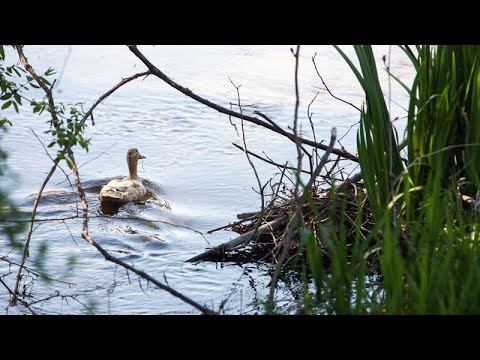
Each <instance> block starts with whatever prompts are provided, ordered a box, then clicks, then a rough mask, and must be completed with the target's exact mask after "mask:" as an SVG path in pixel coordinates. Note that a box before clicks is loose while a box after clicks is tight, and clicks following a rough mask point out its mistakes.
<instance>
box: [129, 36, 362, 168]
mask: <svg viewBox="0 0 480 360" xmlns="http://www.w3.org/2000/svg"><path fill="white" fill-rule="evenodd" d="M128 48H129V49H130V51H131V52H132V53H134V54H135V56H137V57H138V58H139V59H140V60H141V61H142V62H143V63H144V64H145V65H146V66H147V68H148V69H149V70H150V71H151V72H152V74H153V75H155V76H156V77H158V78H160V79H161V80H163V81H164V82H166V83H167V84H168V85H170V86H171V87H173V88H174V89H176V90H178V91H180V92H181V93H182V94H185V95H187V96H188V97H190V98H192V99H194V100H196V101H198V102H200V103H202V104H204V105H206V106H208V107H210V108H212V109H214V110H217V111H218V112H220V113H222V114H226V115H230V116H233V117H235V118H238V119H244V120H246V121H249V122H251V123H254V124H256V125H259V126H262V127H264V128H267V129H269V130H272V131H274V132H276V133H278V134H281V135H283V136H285V137H287V138H289V139H290V140H293V141H294V135H293V134H292V133H289V132H287V131H285V130H283V129H281V128H279V127H275V126H273V125H271V124H268V123H266V122H265V121H262V120H260V119H259V118H256V117H252V116H248V115H245V114H240V113H237V112H235V111H233V110H229V109H227V108H224V107H223V106H220V105H217V104H215V103H213V102H211V101H209V100H207V99H205V98H203V97H201V96H199V95H197V94H194V93H193V92H192V90H190V89H188V88H186V87H183V86H181V85H180V84H177V83H176V82H174V81H173V80H172V79H170V78H169V77H168V76H167V75H165V74H164V73H163V72H162V71H160V70H159V69H158V68H157V67H156V66H155V65H153V64H152V63H151V62H150V61H149V60H148V59H147V58H146V57H145V56H144V55H143V54H142V53H141V52H140V50H138V48H137V46H136V45H128ZM298 141H299V142H301V143H302V144H306V145H310V146H313V147H315V148H319V149H322V150H326V149H327V148H328V146H326V145H324V144H319V143H316V142H315V141H312V140H309V139H304V138H302V137H298ZM332 153H333V154H336V155H340V156H342V157H343V158H345V159H349V160H352V161H355V162H358V158H357V157H356V156H355V155H352V154H350V153H349V152H347V151H344V150H339V149H333V150H332Z"/></svg>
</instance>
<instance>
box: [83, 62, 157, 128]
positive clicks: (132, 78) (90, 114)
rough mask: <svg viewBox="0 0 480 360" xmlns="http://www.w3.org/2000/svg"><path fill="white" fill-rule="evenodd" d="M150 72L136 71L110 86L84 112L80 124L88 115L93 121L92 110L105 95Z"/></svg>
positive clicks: (107, 95)
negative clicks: (136, 72)
mask: <svg viewBox="0 0 480 360" xmlns="http://www.w3.org/2000/svg"><path fill="white" fill-rule="evenodd" d="M150 74H152V72H151V71H144V72H142V73H138V74H135V75H132V76H129V77H127V78H125V79H122V81H120V82H119V83H118V84H117V85H115V86H114V87H113V88H111V89H110V90H108V91H107V92H106V93H105V94H103V95H102V96H100V97H99V98H98V100H97V101H96V102H95V104H93V105H92V107H91V108H90V109H89V110H88V111H87V112H86V113H85V115H84V116H83V118H82V120H81V121H80V124H83V123H84V122H85V121H87V119H88V117H89V116H92V123H93V115H92V113H93V110H94V109H95V108H96V107H97V106H98V104H100V103H101V102H102V101H103V100H105V99H106V98H107V97H109V96H110V95H112V93H113V92H115V91H116V90H118V88H120V87H122V86H123V85H125V84H127V83H129V82H130V81H132V80H135V79H137V78H139V77H141V76H148V75H150ZM93 125H95V124H94V123H93Z"/></svg>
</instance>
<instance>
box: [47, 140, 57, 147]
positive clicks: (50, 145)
mask: <svg viewBox="0 0 480 360" xmlns="http://www.w3.org/2000/svg"><path fill="white" fill-rule="evenodd" d="M55 144H56V141H52V142H51V143H50V144H48V146H47V147H49V148H51V147H52V146H53V145H55Z"/></svg>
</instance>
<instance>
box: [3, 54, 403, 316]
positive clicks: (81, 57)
mask: <svg viewBox="0 0 480 360" xmlns="http://www.w3.org/2000/svg"><path fill="white" fill-rule="evenodd" d="M289 49H290V47H289V46H193V47H191V46H188V47H187V46H157V47H146V46H144V47H141V50H142V51H144V53H145V55H146V56H147V57H149V58H150V59H151V61H152V62H153V63H155V64H157V65H158V66H159V68H160V69H162V71H164V72H165V73H166V74H167V75H168V76H171V77H172V78H174V79H175V81H178V82H179V83H181V84H183V85H185V86H188V87H189V88H190V89H193V91H194V92H196V93H198V94H200V95H202V96H205V97H206V98H208V99H209V100H211V101H214V102H217V103H219V104H221V105H222V106H225V107H229V106H230V104H229V103H230V102H233V103H235V102H236V99H237V94H236V90H235V88H233V87H232V85H231V84H230V81H229V79H228V77H230V78H232V80H233V81H234V82H235V83H236V84H239V85H242V86H241V88H240V91H241V96H242V103H244V104H245V105H248V106H246V107H245V109H244V111H246V112H247V113H251V112H252V111H254V110H259V111H262V112H263V113H265V114H267V115H268V116H269V117H271V118H272V119H275V121H276V123H277V124H279V125H280V126H282V127H284V128H287V126H289V125H290V124H291V123H292V119H293V109H294V103H295V97H294V87H293V85H294V83H293V76H292V74H293V65H294V62H293V57H292V56H291V53H290V50H289ZM25 51H26V55H27V57H28V58H29V60H30V62H31V64H32V65H33V66H34V67H36V69H37V72H39V73H41V72H42V70H43V72H44V71H45V70H46V69H47V68H48V67H49V66H53V67H54V68H56V69H60V68H61V67H62V65H63V60H64V57H63V55H62V54H66V53H67V52H68V48H67V47H65V46H32V47H30V46H27V47H25ZM346 51H347V52H348V51H350V50H348V49H346ZM315 52H318V54H317V57H316V61H317V65H318V67H319V71H320V72H321V73H322V76H323V77H324V80H325V81H326V82H327V84H328V85H329V88H330V89H331V90H332V91H333V92H334V93H335V95H336V96H339V97H341V98H345V99H346V100H348V101H350V102H353V103H355V104H357V105H361V101H362V96H361V93H360V87H359V85H358V84H357V82H356V80H355V78H354V76H353V75H352V74H351V72H350V71H349V70H348V66H347V65H346V64H345V63H343V62H342V61H340V57H339V56H338V54H337V53H336V52H335V51H334V50H333V48H331V47H325V46H305V47H302V50H301V63H300V96H301V102H300V111H299V114H300V121H301V125H302V126H301V131H302V133H305V136H309V137H311V130H310V125H309V123H308V118H307V115H306V114H307V112H306V109H307V106H308V104H309V103H310V101H311V100H312V99H313V97H314V96H315V95H316V94H317V92H318V91H319V89H318V87H319V86H320V87H321V83H320V82H319V79H318V77H317V75H316V73H315V70H314V68H313V65H312V63H311V58H312V56H313V54H314V53H315ZM384 53H386V47H378V48H377V55H378V56H377V58H378V59H381V56H382V55H383V54H384ZM10 55H11V54H10ZM7 56H9V54H8V53H7ZM393 56H394V57H393V58H392V64H391V69H392V72H394V73H395V72H396V74H398V76H399V77H400V78H401V79H402V80H404V81H406V82H408V81H407V80H408V79H410V78H409V76H410V73H411V70H410V69H409V68H408V67H407V66H405V65H404V64H402V63H401V61H403V59H402V55H401V54H400V53H396V51H393ZM143 69H144V66H143V65H142V64H141V63H140V62H139V61H137V60H136V58H135V57H133V56H132V54H131V52H130V51H129V50H128V49H127V48H126V47H120V46H102V47H100V46H95V47H90V46H73V47H72V53H71V57H70V59H69V62H68V64H67V66H66V70H65V73H64V74H63V78H62V81H61V84H60V88H59V89H58V90H61V92H60V91H57V92H56V93H55V95H56V97H57V98H56V100H57V102H60V101H64V102H75V103H76V102H79V101H81V102H84V103H85V107H87V108H88V106H90V104H92V103H93V102H94V101H95V100H96V99H97V98H98V97H99V96H100V95H101V94H103V93H104V92H105V91H107V90H108V89H110V88H111V87H112V86H113V85H114V84H116V83H118V81H119V80H120V79H121V78H122V77H126V76H129V75H132V74H133V73H135V72H139V71H143ZM385 88H387V87H385ZM33 94H34V96H33V97H35V98H41V97H42V94H41V93H40V92H37V93H33ZM392 97H393V98H395V99H396V100H397V101H396V102H398V103H400V105H401V104H402V99H403V100H405V99H406V96H405V95H403V93H402V92H401V90H399V89H398V88H397V87H395V86H394V87H393V94H392ZM404 102H405V101H403V103H404ZM10 110H11V109H8V111H10ZM27 110H28V109H26V111H24V112H22V113H21V114H20V115H16V114H14V113H11V112H8V113H7V112H6V113H5V116H8V117H9V118H10V119H11V120H13V123H14V126H13V127H11V128H10V129H9V132H8V134H6V135H5V136H4V137H3V139H2V147H4V148H5V149H6V150H8V151H9V152H10V158H9V160H8V164H9V168H10V170H11V172H12V173H13V174H15V176H16V177H13V176H12V177H9V178H8V179H6V182H5V183H4V184H2V186H4V187H7V188H8V189H10V192H11V196H12V198H14V199H15V200H16V201H17V203H18V207H19V209H20V211H21V212H22V213H23V214H25V215H26V217H28V216H29V214H30V212H31V208H32V206H33V202H34V198H35V194H36V192H37V191H38V189H39V188H40V185H41V184H42V182H43V180H44V178H45V176H46V174H47V173H48V171H49V169H50V167H51V160H50V159H49V158H48V157H47V156H46V155H45V154H44V150H43V148H42V146H41V144H40V143H38V141H37V140H36V139H35V137H34V135H33V134H32V133H31V131H30V130H29V128H33V129H34V130H35V132H36V133H37V135H38V136H39V137H40V138H41V139H42V140H43V141H44V142H46V143H47V144H48V137H47V135H46V134H44V133H43V131H44V130H47V125H46V123H45V121H46V120H47V119H46V117H45V116H44V115H45V114H44V115H42V116H41V117H38V116H37V115H36V114H31V113H30V112H29V111H27ZM311 112H313V113H314V116H313V123H314V126H315V132H316V138H317V139H328V138H329V137H330V128H331V127H332V126H335V127H337V130H338V133H339V136H341V135H343V133H345V132H346V131H347V130H348V129H349V128H350V127H351V126H352V125H354V124H356V123H357V122H358V113H357V112H356V110H355V109H353V108H352V107H350V106H348V105H345V104H344V103H341V102H338V101H335V100H334V99H332V98H331V96H330V95H329V94H328V93H327V92H325V91H320V94H319V95H318V97H317V100H316V101H315V103H314V104H312V106H311ZM392 113H393V116H394V117H397V116H399V117H400V118H402V116H403V110H402V109H401V107H399V106H397V105H396V104H393V105H392ZM94 116H95V126H92V125H91V123H89V124H88V128H87V133H86V136H87V137H89V138H91V146H90V151H89V152H88V153H85V152H83V151H81V149H78V150H77V151H76V154H75V156H76V159H77V162H78V163H79V164H81V165H82V167H81V168H80V178H81V180H82V184H83V187H84V189H85V191H86V196H87V201H88V204H89V216H90V220H89V228H90V234H91V236H92V237H93V238H94V239H95V240H96V241H97V242H98V243H99V244H100V245H101V246H103V247H104V248H106V249H107V250H108V251H110V252H112V254H113V255H115V256H118V257H119V258H120V259H122V260H123V261H127V262H128V263H131V264H133V265H134V266H135V267H136V268H138V269H142V270H145V271H146V272H147V273H149V274H150V275H152V276H154V277H156V278H158V279H160V280H161V281H165V280H166V281H167V282H168V284H169V285H170V286H172V287H173V288H175V289H176V290H178V291H180V292H182V293H184V294H185V295H187V296H188V297H190V298H192V299H194V300H196V301H197V302H199V303H200V304H206V305H207V306H210V307H213V308H214V309H215V310H218V307H219V306H220V305H221V304H222V301H224V300H225V299H227V298H228V301H227V302H226V303H225V305H224V307H223V311H224V312H225V313H233V314H238V313H247V314H251V313H261V312H262V311H263V308H262V306H261V303H262V301H263V300H265V298H266V296H267V294H268V283H269V281H270V278H269V276H268V270H269V266H268V264H264V265H242V266H239V265H237V264H230V263H226V264H214V263H198V264H191V263H186V262H185V260H187V259H188V258H191V257H193V256H194V255H197V254H199V253H201V252H202V251H204V249H205V248H206V247H208V246H215V245H218V244H220V243H222V242H225V241H228V240H229V239H230V238H232V237H234V236H236V234H235V233H231V232H229V231H218V232H215V233H213V234H206V232H207V231H208V230H210V229H213V228H216V227H218V226H221V225H225V224H227V223H229V222H232V221H234V220H235V219H236V214H238V213H242V212H248V211H255V210H257V209H258V208H259V206H260V201H259V198H258V194H257V193H256V192H255V191H254V190H253V189H256V187H257V183H256V178H255V176H254V174H253V172H252V170H251V168H250V165H249V164H248V162H247V161H246V159H245V155H244V154H243V153H242V152H241V151H238V150H237V149H236V148H234V147H233V146H232V144H231V143H232V142H235V143H240V139H239V138H238V137H237V134H236V131H235V129H234V127H232V125H231V124H230V122H229V119H228V117H227V116H224V115H221V114H219V113H218V112H216V111H213V110H212V109H209V108H207V107H205V106H204V105H201V104H199V103H197V102H195V101H193V100H191V99H189V98H187V97H185V96H183V95H182V94H179V93H178V92H176V91H175V90H173V89H172V88H171V87H169V86H168V85H166V84H165V83H163V82H161V81H159V80H158V79H156V78H154V77H148V78H147V79H144V80H141V81H140V80H138V81H134V82H132V83H130V84H128V85H127V86H125V87H122V88H121V89H120V90H118V91H117V92H115V93H114V94H113V95H111V96H110V97H109V98H108V99H107V100H106V101H105V102H104V103H102V104H101V105H100V106H99V107H98V108H97V110H95V112H94ZM232 121H233V122H234V123H235V124H237V127H239V126H240V123H239V121H238V120H235V119H234V120H232ZM398 124H399V126H400V127H401V126H402V123H401V121H399V122H398ZM400 133H401V131H400ZM245 136H246V141H247V144H248V147H249V150H250V151H253V152H255V153H258V154H262V153H263V152H265V154H266V155H268V156H269V157H271V158H272V159H273V160H274V161H276V162H278V163H284V162H285V161H287V160H289V161H290V162H293V163H295V162H296V160H295V156H296V150H295V148H294V144H293V143H291V142H289V141H286V140H285V139H284V138H283V137H281V136H278V135H276V134H273V133H271V132H269V131H266V130H264V129H261V128H258V127H256V126H253V125H251V124H245ZM19 144H28V145H27V146H22V148H21V151H20V149H19ZM342 145H343V146H345V148H346V150H348V151H350V152H352V153H355V152H356V151H355V128H354V130H353V131H352V132H351V133H350V134H349V135H348V136H346V137H345V138H344V139H343V140H342ZM132 147H138V148H141V149H142V154H144V155H146V156H148V159H147V160H148V161H147V160H146V161H141V162H140V163H139V165H138V171H139V176H140V177H142V178H143V179H144V180H145V184H146V185H147V187H148V190H149V196H148V197H147V198H146V199H145V201H142V202H140V203H129V204H125V205H123V206H121V207H119V208H118V209H115V211H110V210H111V209H105V208H103V207H102V206H101V204H100V201H99V199H98V194H99V191H100V189H101V187H102V186H103V185H105V184H106V183H107V182H108V181H110V180H111V179H113V178H115V177H116V176H118V175H119V174H122V173H124V172H125V170H126V167H125V156H124V154H125V153H126V151H127V149H129V148H132ZM254 161H255V165H256V167H257V170H258V172H259V176H260V179H261V180H262V182H263V183H265V182H267V181H268V180H269V179H270V178H271V177H272V176H274V177H278V176H279V174H276V173H278V169H277V168H276V167H274V166H271V165H268V164H265V163H262V162H260V161H258V160H254ZM64 171H65V172H66V173H67V174H68V173H69V171H68V168H65V169H64ZM71 181H72V182H73V178H72V177H71ZM81 216H82V208H81V204H80V203H79V198H78V195H77V194H76V189H75V187H74V186H73V187H71V186H70V184H69V182H67V181H65V176H64V174H63V173H62V172H61V171H57V172H56V173H55V174H54V176H53V177H52V179H51V180H50V182H49V183H48V185H47V188H46V191H45V192H44V194H43V196H42V200H41V202H40V206H39V208H38V213H37V217H38V218H39V219H61V220H52V221H44V222H38V223H36V224H35V227H34V233H33V236H32V244H31V246H32V250H31V254H32V258H30V259H29V261H28V262H27V265H28V266H33V264H34V263H35V261H37V260H38V259H37V258H36V257H35V256H36V255H35V254H36V253H38V252H37V251H36V250H38V248H39V247H40V246H42V245H45V246H47V251H46V253H45V254H44V259H43V261H44V263H45V265H46V266H45V269H46V270H45V271H47V272H48V275H49V276H50V277H51V278H52V279H54V280H53V281H51V282H49V283H44V282H42V281H41V280H38V279H36V281H37V283H36V284H35V286H34V291H33V292H32V294H33V295H32V296H34V298H35V299H42V298H45V297H48V296H50V295H51V294H53V293H55V291H58V292H59V293H60V294H62V295H65V296H72V298H70V300H71V301H68V302H67V301H65V299H66V298H61V297H53V298H52V299H51V300H49V301H46V302H41V303H39V304H38V307H37V308H36V309H37V311H38V312H40V313H84V312H88V311H87V310H86V308H85V305H88V306H89V307H90V308H93V309H94V311H95V312H96V313H99V314H106V313H113V314H129V313H135V314H173V313H175V314H178V313H185V314H195V313H197V311H196V310H194V309H193V308H192V307H191V306H189V305H187V304H185V303H183V302H182V301H180V300H178V299H176V298H174V297H172V296H171V295H169V294H167V293H165V292H163V291H161V290H158V289H156V288H155V287H154V286H152V285H151V284H147V283H145V282H143V281H140V280H139V279H138V278H137V277H136V276H134V275H132V274H131V273H127V272H126V271H125V270H124V269H122V268H119V267H117V266H116V265H115V264H112V263H109V262H107V261H105V259H104V258H103V257H102V256H101V255H100V254H99V253H98V252H97V251H96V250H95V249H94V248H93V247H92V246H90V245H89V244H88V243H87V242H85V241H84V240H83V239H82V237H81V229H82V219H81ZM194 230H195V231H194ZM0 249H2V250H1V252H0V255H4V254H5V253H6V252H8V250H7V249H8V244H6V243H5V242H4V240H0ZM15 254H16V253H15V252H13V253H11V254H10V255H9V258H11V259H17V258H18V256H17V255H15ZM8 271H9V270H8V264H7V263H5V262H2V261H0V274H4V273H7V272H8ZM12 278H13V276H10V277H8V278H5V280H6V281H7V282H8V283H9V284H10V285H11V284H12ZM73 297H76V299H78V300H79V301H81V303H80V302H77V301H75V300H72V299H73ZM7 298H8V295H7V294H6V293H5V292H0V302H1V303H2V304H6V301H7ZM291 298H292V291H291V289H288V287H287V286H286V285H285V284H281V288H280V291H279V293H278V299H279V300H280V301H284V302H285V303H288V299H291ZM16 311H23V310H20V308H18V309H12V308H9V309H8V312H9V313H15V312H16Z"/></svg>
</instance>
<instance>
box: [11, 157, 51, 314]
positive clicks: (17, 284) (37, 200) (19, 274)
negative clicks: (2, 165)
mask: <svg viewBox="0 0 480 360" xmlns="http://www.w3.org/2000/svg"><path fill="white" fill-rule="evenodd" d="M59 161H60V159H56V160H55V162H54V164H53V166H52V168H51V169H50V172H49V173H48V175H47V177H46V178H45V180H44V181H43V184H42V186H41V187H40V190H39V191H38V194H37V196H35V201H34V203H33V209H32V216H31V218H30V225H29V227H28V233H27V240H26V242H25V247H24V248H23V254H22V261H21V266H20V267H19V268H18V272H17V277H16V282H15V290H14V292H13V294H14V295H13V297H12V298H11V300H10V303H11V304H12V305H15V304H16V302H17V294H18V289H19V287H20V280H21V278H22V268H23V265H24V264H25V261H26V260H27V257H28V256H29V251H28V249H29V247H30V239H31V238H32V232H33V223H34V219H35V215H36V213H37V208H38V204H39V203H40V199H41V198H42V192H43V190H44V189H45V186H46V185H47V183H48V181H49V180H50V178H51V177H52V175H53V173H54V172H55V169H56V168H57V165H58V162H59Z"/></svg>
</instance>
